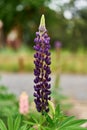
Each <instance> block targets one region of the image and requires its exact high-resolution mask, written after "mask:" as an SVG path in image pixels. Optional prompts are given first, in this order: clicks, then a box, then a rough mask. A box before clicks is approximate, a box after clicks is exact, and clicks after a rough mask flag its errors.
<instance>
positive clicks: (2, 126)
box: [0, 119, 7, 130]
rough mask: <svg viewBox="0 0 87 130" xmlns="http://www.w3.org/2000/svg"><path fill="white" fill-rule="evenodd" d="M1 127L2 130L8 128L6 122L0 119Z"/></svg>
mask: <svg viewBox="0 0 87 130" xmlns="http://www.w3.org/2000/svg"><path fill="white" fill-rule="evenodd" d="M0 129H1V130H7V128H6V126H5V124H4V122H3V121H2V120H1V119H0Z"/></svg>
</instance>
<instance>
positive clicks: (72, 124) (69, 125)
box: [59, 117, 87, 130]
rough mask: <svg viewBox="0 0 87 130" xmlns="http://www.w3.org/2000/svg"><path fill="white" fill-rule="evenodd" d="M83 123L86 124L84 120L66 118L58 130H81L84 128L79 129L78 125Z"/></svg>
mask: <svg viewBox="0 0 87 130" xmlns="http://www.w3.org/2000/svg"><path fill="white" fill-rule="evenodd" d="M85 122H87V120H86V119H80V120H75V119H74V118H73V117H68V119H66V120H65V121H63V123H62V124H61V126H60V127H59V130H63V129H64V130H65V129H66V130H68V129H70V130H80V129H81V130H83V129H84V128H81V127H80V125H82V124H83V123H85Z"/></svg>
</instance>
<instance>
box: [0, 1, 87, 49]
mask: <svg viewBox="0 0 87 130" xmlns="http://www.w3.org/2000/svg"><path fill="white" fill-rule="evenodd" d="M76 1H77V0H70V1H69V2H67V3H65V4H62V5H60V2H58V3H57V2H56V3H57V7H58V9H59V10H60V11H56V12H55V11H53V10H51V9H50V8H49V6H48V5H49V3H50V2H51V0H38V1H36V0H21V1H20V0H15V1H13V0H3V2H2V1H0V19H1V20H2V21H3V23H4V31H5V34H7V32H9V31H10V30H11V29H12V27H14V26H16V27H18V29H19V30H22V31H21V33H22V34H23V38H24V41H25V43H27V44H28V45H29V46H32V45H33V39H34V32H35V31H36V30H37V28H38V27H37V25H39V21H38V18H37V16H39V17H40V16H41V15H42V14H45V16H46V18H47V20H46V24H47V29H48V32H50V33H49V34H50V36H51V42H52V45H53V43H54V41H55V40H60V41H62V43H63V47H64V48H69V49H71V50H77V48H80V47H83V48H84V49H85V47H87V44H86V43H87V37H86V33H87V24H86V23H87V15H86V14H87V9H86V8H81V9H78V8H76V7H75V2H76ZM66 10H69V11H70V12H71V13H72V14H73V17H72V19H66V18H65V17H64V12H65V11H66ZM23 19H24V20H23ZM25 25H26V26H25ZM54 32H55V33H54ZM53 46H54V45H53Z"/></svg>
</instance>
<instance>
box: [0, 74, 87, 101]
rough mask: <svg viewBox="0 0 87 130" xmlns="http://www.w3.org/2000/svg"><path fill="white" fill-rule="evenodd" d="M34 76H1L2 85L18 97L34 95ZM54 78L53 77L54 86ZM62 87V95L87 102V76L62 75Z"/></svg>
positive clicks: (0, 82) (0, 83)
mask: <svg viewBox="0 0 87 130" xmlns="http://www.w3.org/2000/svg"><path fill="white" fill-rule="evenodd" d="M33 79H34V76H33V74H22V73H20V74H16V73H15V74H1V79H0V85H5V86H8V88H9V90H10V91H11V92H13V93H15V94H17V95H19V94H20V93H21V92H22V91H27V93H29V95H32V94H33ZM53 82H54V76H52V84H53ZM60 86H61V88H62V93H64V94H65V95H68V96H70V97H73V98H75V99H77V100H80V101H86V102H87V76H81V75H66V74H63V75H61V78H60Z"/></svg>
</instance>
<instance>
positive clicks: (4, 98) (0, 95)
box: [0, 86, 18, 117]
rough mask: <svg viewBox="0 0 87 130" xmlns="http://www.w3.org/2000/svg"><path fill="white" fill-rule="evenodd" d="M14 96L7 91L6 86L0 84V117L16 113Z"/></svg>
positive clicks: (16, 107)
mask: <svg viewBox="0 0 87 130" xmlns="http://www.w3.org/2000/svg"><path fill="white" fill-rule="evenodd" d="M17 104H18V103H17V99H16V96H15V95H14V94H12V93H9V92H8V89H7V87H5V86H0V117H3V116H8V115H15V114H17V113H18V105H17Z"/></svg>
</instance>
